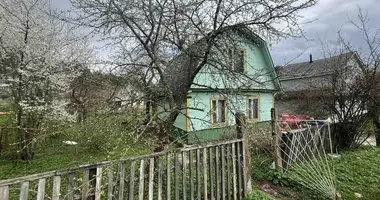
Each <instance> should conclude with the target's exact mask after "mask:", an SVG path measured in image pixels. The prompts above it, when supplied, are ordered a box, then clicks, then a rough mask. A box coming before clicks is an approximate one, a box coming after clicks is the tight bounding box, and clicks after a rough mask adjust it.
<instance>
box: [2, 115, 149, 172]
mask: <svg viewBox="0 0 380 200" xmlns="http://www.w3.org/2000/svg"><path fill="white" fill-rule="evenodd" d="M1 121H2V118H1V117H0V122H1ZM124 121H126V117H125V116H107V117H101V118H91V119H90V120H89V121H88V123H87V124H84V125H79V124H66V125H64V126H62V125H60V126H59V128H56V127H55V128H52V130H53V129H54V131H55V132H57V134H50V133H49V134H48V136H47V137H45V138H44V139H42V140H41V141H40V143H38V147H37V148H36V150H35V156H34V159H33V160H32V161H29V162H27V161H23V160H17V159H16V160H14V159H10V158H11V156H9V155H7V154H6V153H3V154H0V180H3V179H9V178H15V177H20V176H25V175H31V174H35V173H41V172H46V171H53V170H59V169H66V168H75V167H78V166H79V165H83V164H91V163H97V162H101V161H107V160H117V159H120V158H126V157H131V156H136V155H142V154H148V153H151V152H152V148H154V145H152V144H153V142H152V139H151V138H147V137H142V138H140V139H139V140H137V142H136V140H135V138H136V136H134V135H131V133H130V132H129V130H128V127H126V126H125V125H122V124H121V122H124ZM54 131H52V132H54ZM64 140H73V141H76V142H78V143H79V144H78V145H67V144H64V143H63V141H64Z"/></svg>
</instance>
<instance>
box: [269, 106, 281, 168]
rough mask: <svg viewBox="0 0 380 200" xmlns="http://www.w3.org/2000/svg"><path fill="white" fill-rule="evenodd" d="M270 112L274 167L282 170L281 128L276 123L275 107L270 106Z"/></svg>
mask: <svg viewBox="0 0 380 200" xmlns="http://www.w3.org/2000/svg"><path fill="white" fill-rule="evenodd" d="M270 113H271V125H272V137H273V146H274V154H275V164H276V169H278V170H280V171H282V158H281V147H280V141H281V140H280V137H281V130H280V127H279V125H278V124H277V123H278V118H277V114H276V109H275V108H272V109H271V110H270Z"/></svg>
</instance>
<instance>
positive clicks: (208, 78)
mask: <svg viewBox="0 0 380 200" xmlns="http://www.w3.org/2000/svg"><path fill="white" fill-rule="evenodd" d="M240 40H241V42H240V43H239V45H238V46H240V47H241V48H243V49H245V51H246V72H245V73H246V75H247V76H249V77H250V78H246V76H243V75H241V74H232V73H231V72H229V71H226V70H221V69H220V68H222V67H219V69H216V68H215V67H214V66H211V65H206V66H205V67H203V68H202V70H201V71H200V72H199V73H198V74H197V75H196V76H195V78H194V83H195V84H193V85H192V86H191V88H207V87H211V88H218V89H224V88H244V89H262V90H264V89H266V90H275V89H276V87H275V84H274V81H273V79H274V77H273V75H272V73H271V71H272V70H273V69H272V63H271V59H270V55H267V54H268V52H267V51H266V48H265V46H264V44H255V43H253V42H252V41H247V40H244V39H241V38H240ZM214 57H215V58H214V59H215V60H220V59H223V58H221V57H222V56H220V55H214ZM211 60H212V59H211ZM210 62H212V61H210ZM213 65H218V64H213ZM252 79H255V80H256V81H252ZM205 86H207V87H205Z"/></svg>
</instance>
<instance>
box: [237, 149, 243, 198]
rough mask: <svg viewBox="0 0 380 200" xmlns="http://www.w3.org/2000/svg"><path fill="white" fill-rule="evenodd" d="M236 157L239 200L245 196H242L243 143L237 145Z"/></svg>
mask: <svg viewBox="0 0 380 200" xmlns="http://www.w3.org/2000/svg"><path fill="white" fill-rule="evenodd" d="M236 156H237V159H236V161H237V170H238V173H237V177H238V184H237V185H238V198H239V199H242V198H243V194H242V189H243V184H242V176H243V173H242V162H241V161H242V159H241V143H240V142H238V143H236Z"/></svg>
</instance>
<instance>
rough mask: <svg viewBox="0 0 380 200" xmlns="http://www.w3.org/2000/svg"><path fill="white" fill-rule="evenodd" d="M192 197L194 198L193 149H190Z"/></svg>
mask: <svg viewBox="0 0 380 200" xmlns="http://www.w3.org/2000/svg"><path fill="white" fill-rule="evenodd" d="M189 176H190V199H191V200H194V178H193V176H194V175H193V151H192V150H190V151H189Z"/></svg>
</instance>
